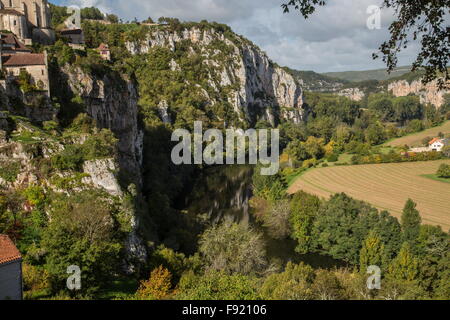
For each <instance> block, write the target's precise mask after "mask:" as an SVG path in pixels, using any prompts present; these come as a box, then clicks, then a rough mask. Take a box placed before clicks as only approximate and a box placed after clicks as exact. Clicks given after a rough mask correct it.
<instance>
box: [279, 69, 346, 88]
mask: <svg viewBox="0 0 450 320" xmlns="http://www.w3.org/2000/svg"><path fill="white" fill-rule="evenodd" d="M285 69H286V70H287V71H288V72H289V73H291V74H292V75H293V76H294V77H295V78H296V79H297V80H298V81H299V83H300V84H301V86H302V88H303V89H304V90H306V91H320V92H335V91H338V90H340V89H342V87H344V85H346V84H348V81H346V80H341V79H337V78H333V77H329V76H326V75H323V74H320V73H317V72H314V71H298V70H293V69H290V68H287V67H286V68H285Z"/></svg>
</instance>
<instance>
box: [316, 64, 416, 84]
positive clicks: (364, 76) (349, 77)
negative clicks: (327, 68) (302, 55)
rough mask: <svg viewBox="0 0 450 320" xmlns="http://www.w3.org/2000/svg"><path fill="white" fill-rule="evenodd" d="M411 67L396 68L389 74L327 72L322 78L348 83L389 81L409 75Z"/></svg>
mask: <svg viewBox="0 0 450 320" xmlns="http://www.w3.org/2000/svg"><path fill="white" fill-rule="evenodd" d="M410 71H411V67H398V68H396V69H395V70H394V71H392V72H391V73H390V74H389V73H387V72H386V69H377V70H366V71H345V72H327V73H324V74H323V75H324V76H327V77H332V78H337V79H341V80H346V81H350V82H360V81H367V80H378V81H383V80H389V79H392V78H397V77H401V76H402V75H404V74H406V73H409V72H410Z"/></svg>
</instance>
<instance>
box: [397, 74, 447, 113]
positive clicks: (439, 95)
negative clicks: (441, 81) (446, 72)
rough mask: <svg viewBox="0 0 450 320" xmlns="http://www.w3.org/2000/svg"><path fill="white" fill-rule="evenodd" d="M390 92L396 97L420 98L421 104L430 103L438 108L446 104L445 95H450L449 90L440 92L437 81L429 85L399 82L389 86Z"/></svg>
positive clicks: (419, 82)
mask: <svg viewBox="0 0 450 320" xmlns="http://www.w3.org/2000/svg"><path fill="white" fill-rule="evenodd" d="M388 91H391V92H392V94H393V95H394V96H396V97H403V96H407V95H410V94H413V95H417V96H419V97H420V101H421V103H429V104H432V105H434V106H436V107H437V108H440V107H441V106H442V105H443V104H444V100H445V99H444V98H445V95H446V94H448V93H450V91H448V90H440V89H439V87H438V83H437V80H435V81H432V82H430V83H427V84H425V85H424V84H423V83H422V82H421V81H420V80H414V81H412V82H408V81H406V80H399V81H395V82H392V83H390V84H389V85H388Z"/></svg>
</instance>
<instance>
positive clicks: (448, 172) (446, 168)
mask: <svg viewBox="0 0 450 320" xmlns="http://www.w3.org/2000/svg"><path fill="white" fill-rule="evenodd" d="M437 175H438V177H439V178H450V165H448V164H445V163H443V164H441V166H440V167H439V170H438V171H437Z"/></svg>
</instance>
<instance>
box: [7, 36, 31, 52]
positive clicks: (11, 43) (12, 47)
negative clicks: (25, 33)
mask: <svg viewBox="0 0 450 320" xmlns="http://www.w3.org/2000/svg"><path fill="white" fill-rule="evenodd" d="M18 53H31V49H29V48H27V47H26V46H25V44H24V43H22V42H21V41H20V40H19V39H18V38H17V37H16V36H15V35H14V34H12V33H0V54H1V55H12V54H18Z"/></svg>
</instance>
